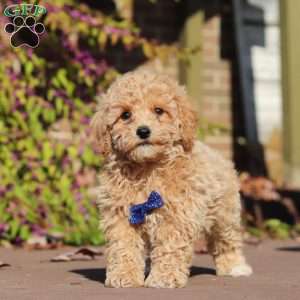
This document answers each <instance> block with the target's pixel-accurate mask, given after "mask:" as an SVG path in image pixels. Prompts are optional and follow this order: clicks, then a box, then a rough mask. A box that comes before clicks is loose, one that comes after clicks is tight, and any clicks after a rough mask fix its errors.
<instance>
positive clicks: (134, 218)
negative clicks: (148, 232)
mask: <svg viewBox="0 0 300 300" xmlns="http://www.w3.org/2000/svg"><path fill="white" fill-rule="evenodd" d="M163 205H164V202H163V200H162V197H161V196H160V194H159V193H157V192H155V191H153V192H151V193H150V195H149V197H148V200H147V201H146V202H144V203H141V204H136V205H132V206H131V207H130V216H129V222H130V224H133V225H136V224H141V223H144V222H145V217H146V215H149V214H150V213H151V212H152V210H153V209H155V208H160V207H162V206H163Z"/></svg>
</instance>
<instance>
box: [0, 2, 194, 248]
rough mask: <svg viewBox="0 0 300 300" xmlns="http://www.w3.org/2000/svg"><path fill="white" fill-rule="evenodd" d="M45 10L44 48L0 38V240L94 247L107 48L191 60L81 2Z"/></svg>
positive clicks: (109, 67) (98, 238)
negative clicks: (96, 131)
mask: <svg viewBox="0 0 300 300" xmlns="http://www.w3.org/2000/svg"><path fill="white" fill-rule="evenodd" d="M29 2H30V1H29ZM0 3H1V4H0V6H1V7H0V8H1V11H3V9H4V7H6V6H7V5H9V4H12V3H14V2H13V1H1V2H0ZM31 3H36V2H33V1H32V2H31ZM43 5H44V6H46V8H47V10H48V14H47V15H46V16H45V17H42V19H41V20H40V21H42V22H43V23H44V24H45V25H46V31H47V32H46V33H45V34H44V35H43V36H42V42H41V43H40V45H39V47H38V48H36V49H34V50H33V49H31V48H27V47H21V48H12V47H11V46H10V44H9V37H8V36H7V35H6V34H4V33H3V32H2V33H1V34H0V56H1V64H0V144H1V148H0V166H1V167H0V240H1V241H2V242H3V241H6V242H7V241H9V242H11V243H14V244H22V243H24V242H25V241H28V240H29V239H31V238H33V237H36V236H42V237H46V238H47V239H55V238H57V237H59V238H60V239H62V240H63V242H65V243H67V244H73V245H79V244H94V245H98V244H101V243H103V236H102V235H101V233H99V229H98V214H97V210H96V206H95V197H94V193H93V190H92V189H91V187H92V186H95V183H96V173H97V171H98V169H99V167H100V166H101V158H100V157H99V156H98V155H97V154H95V152H93V150H92V149H91V146H90V145H89V144H88V143H87V137H88V124H89V118H90V116H91V115H92V114H93V112H94V111H95V109H96V102H97V97H96V95H99V94H100V93H101V92H102V91H104V90H105V89H106V88H107V86H108V85H109V84H110V83H111V81H112V80H113V79H114V78H115V77H116V76H117V75H118V71H117V69H116V68H115V67H114V65H113V64H112V63H109V62H108V61H107V60H106V59H105V54H106V52H107V51H108V50H107V49H108V47H109V49H110V51H111V49H113V47H116V46H118V47H120V46H121V47H123V49H124V51H132V50H133V49H136V48H140V49H141V50H142V52H143V54H144V56H145V60H146V59H149V58H154V57H160V58H161V59H164V57H165V56H166V55H167V54H168V53H170V52H172V53H174V54H175V55H178V56H179V57H180V58H182V59H185V58H187V57H188V53H187V52H186V51H184V50H180V49H179V48H177V47H176V46H170V45H161V44H158V43H157V42H155V41H148V40H147V39H145V38H143V37H141V36H140V34H139V30H138V28H136V26H134V24H132V22H131V21H130V20H128V19H124V18H121V17H120V15H118V14H115V15H107V14H105V13H104V12H101V11H100V10H95V9H92V8H91V7H89V6H88V5H85V4H82V1H81V2H80V3H79V1H75V0H68V1H59V0H54V1H48V2H47V3H43ZM0 21H1V26H2V25H3V26H4V24H5V23H7V22H8V19H7V18H5V17H3V16H1V20H0Z"/></svg>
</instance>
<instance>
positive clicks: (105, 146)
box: [90, 108, 112, 156]
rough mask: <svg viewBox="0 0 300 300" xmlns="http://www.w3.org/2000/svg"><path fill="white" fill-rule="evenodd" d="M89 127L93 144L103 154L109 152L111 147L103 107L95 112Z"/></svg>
mask: <svg viewBox="0 0 300 300" xmlns="http://www.w3.org/2000/svg"><path fill="white" fill-rule="evenodd" d="M90 127H91V138H92V142H93V144H94V145H95V146H96V148H97V150H98V151H99V152H100V153H101V154H102V155H103V156H107V155H108V154H109V153H110V152H111V150H112V147H111V138H110V134H109V128H108V125H107V123H106V118H105V110H104V109H103V108H101V110H99V111H97V112H96V113H95V115H94V116H93V118H92V120H91V122H90Z"/></svg>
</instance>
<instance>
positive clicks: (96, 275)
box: [70, 268, 106, 284]
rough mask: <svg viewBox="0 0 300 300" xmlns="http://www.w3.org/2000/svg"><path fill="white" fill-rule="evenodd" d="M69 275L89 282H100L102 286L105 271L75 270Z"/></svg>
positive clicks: (98, 269) (101, 269)
mask: <svg viewBox="0 0 300 300" xmlns="http://www.w3.org/2000/svg"><path fill="white" fill-rule="evenodd" d="M70 272H71V273H75V274H79V275H81V276H83V277H85V278H87V279H89V280H92V281H97V282H101V283H103V284H104V282H105V276H106V269H105V268H94V269H76V270H71V271H70Z"/></svg>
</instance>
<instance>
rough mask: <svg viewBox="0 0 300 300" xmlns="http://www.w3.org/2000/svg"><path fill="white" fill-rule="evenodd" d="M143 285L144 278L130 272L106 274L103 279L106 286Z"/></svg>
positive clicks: (125, 286) (127, 286)
mask: <svg viewBox="0 0 300 300" xmlns="http://www.w3.org/2000/svg"><path fill="white" fill-rule="evenodd" d="M143 285H144V280H143V279H142V278H138V277H137V276H133V275H130V274H126V275H113V274H110V275H107V277H106V280H105V286H106V287H113V288H130V287H141V286H143Z"/></svg>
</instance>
